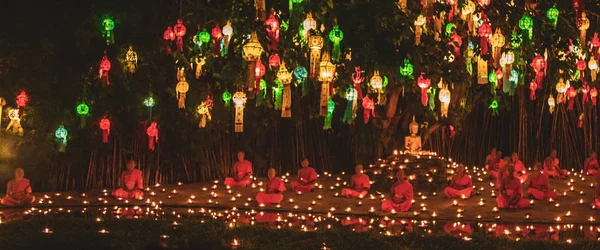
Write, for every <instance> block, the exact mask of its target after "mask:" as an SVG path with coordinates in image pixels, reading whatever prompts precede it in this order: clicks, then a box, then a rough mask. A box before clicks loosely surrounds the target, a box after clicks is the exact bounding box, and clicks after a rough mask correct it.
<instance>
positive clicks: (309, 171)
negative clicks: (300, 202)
mask: <svg viewBox="0 0 600 250" xmlns="http://www.w3.org/2000/svg"><path fill="white" fill-rule="evenodd" d="M301 165H302V168H301V169H300V170H298V181H292V183H290V187H292V190H294V192H304V193H308V192H310V191H312V190H313V189H315V182H316V181H317V171H315V169H314V168H311V167H309V162H308V159H306V158H305V159H304V160H302V163H301Z"/></svg>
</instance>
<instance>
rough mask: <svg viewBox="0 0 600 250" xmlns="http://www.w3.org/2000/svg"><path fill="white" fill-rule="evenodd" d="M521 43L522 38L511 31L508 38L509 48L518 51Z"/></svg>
mask: <svg viewBox="0 0 600 250" xmlns="http://www.w3.org/2000/svg"><path fill="white" fill-rule="evenodd" d="M522 42H523V36H522V35H521V34H518V33H517V32H516V31H513V33H512V36H510V46H511V47H512V48H513V49H518V48H519V47H521V43H522Z"/></svg>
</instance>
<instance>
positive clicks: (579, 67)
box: [576, 58, 587, 81]
mask: <svg viewBox="0 0 600 250" xmlns="http://www.w3.org/2000/svg"><path fill="white" fill-rule="evenodd" d="M576 66H577V70H578V71H579V77H580V78H581V79H582V81H583V79H584V77H585V76H584V72H585V68H587V63H586V62H585V60H583V59H582V58H579V60H577V64H576Z"/></svg>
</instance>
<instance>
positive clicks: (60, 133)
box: [54, 125, 69, 152]
mask: <svg viewBox="0 0 600 250" xmlns="http://www.w3.org/2000/svg"><path fill="white" fill-rule="evenodd" d="M68 135H69V132H68V131H67V129H66V128H65V127H64V126H63V125H60V127H58V128H57V129H56V131H55V132H54V136H55V137H56V139H58V140H59V141H60V147H59V149H58V151H59V152H65V149H66V147H67V136H68Z"/></svg>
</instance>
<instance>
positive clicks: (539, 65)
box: [531, 55, 546, 89]
mask: <svg viewBox="0 0 600 250" xmlns="http://www.w3.org/2000/svg"><path fill="white" fill-rule="evenodd" d="M531 67H533V69H534V70H535V72H536V74H535V82H536V84H537V86H538V89H540V88H542V82H543V81H544V76H545V75H546V59H544V57H542V56H541V55H537V56H536V57H535V58H533V60H532V61H531Z"/></svg>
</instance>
